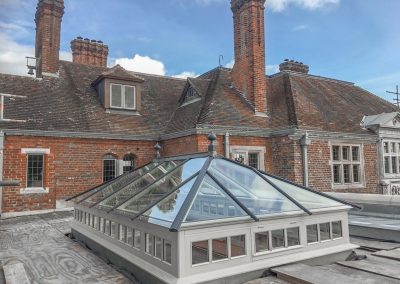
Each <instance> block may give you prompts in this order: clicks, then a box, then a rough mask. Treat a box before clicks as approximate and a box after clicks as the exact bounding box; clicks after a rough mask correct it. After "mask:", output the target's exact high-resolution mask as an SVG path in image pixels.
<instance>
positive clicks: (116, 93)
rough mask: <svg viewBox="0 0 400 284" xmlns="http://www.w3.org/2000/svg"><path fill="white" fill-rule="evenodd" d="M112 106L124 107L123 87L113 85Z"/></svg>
mask: <svg viewBox="0 0 400 284" xmlns="http://www.w3.org/2000/svg"><path fill="white" fill-rule="evenodd" d="M111 106H112V107H122V86H121V85H111Z"/></svg>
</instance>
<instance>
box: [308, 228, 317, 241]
mask: <svg viewBox="0 0 400 284" xmlns="http://www.w3.org/2000/svg"><path fill="white" fill-rule="evenodd" d="M315 242H318V226H317V225H308V226H307V243H315Z"/></svg>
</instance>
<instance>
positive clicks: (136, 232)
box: [134, 230, 140, 249]
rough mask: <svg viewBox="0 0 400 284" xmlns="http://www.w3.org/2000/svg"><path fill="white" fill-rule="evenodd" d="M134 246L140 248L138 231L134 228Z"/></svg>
mask: <svg viewBox="0 0 400 284" xmlns="http://www.w3.org/2000/svg"><path fill="white" fill-rule="evenodd" d="M134 247H135V248H137V249H140V231H139V230H134Z"/></svg>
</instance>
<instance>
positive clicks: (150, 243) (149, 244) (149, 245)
mask: <svg viewBox="0 0 400 284" xmlns="http://www.w3.org/2000/svg"><path fill="white" fill-rule="evenodd" d="M146 252H147V253H149V254H151V255H154V236H153V235H151V234H147V233H146Z"/></svg>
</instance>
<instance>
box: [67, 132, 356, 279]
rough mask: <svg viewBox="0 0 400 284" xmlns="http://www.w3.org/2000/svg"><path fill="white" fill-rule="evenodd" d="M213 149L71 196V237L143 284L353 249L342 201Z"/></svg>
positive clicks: (245, 271) (259, 268)
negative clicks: (72, 211)
mask: <svg viewBox="0 0 400 284" xmlns="http://www.w3.org/2000/svg"><path fill="white" fill-rule="evenodd" d="M211 140H212V139H211ZM213 147H214V145H213V144H212V145H210V149H211V151H210V152H209V153H202V154H193V155H187V156H178V157H170V158H162V159H156V160H154V161H153V162H152V163H150V164H148V165H146V166H144V167H142V168H139V169H137V170H135V171H133V172H130V173H127V174H124V175H122V176H120V177H118V178H116V179H114V180H112V181H110V182H107V183H104V184H102V185H100V186H98V187H96V188H93V189H91V190H89V191H87V192H84V193H83V194H80V195H78V196H75V197H74V198H73V201H74V202H75V220H74V222H73V224H72V234H73V236H74V237H75V238H77V239H78V240H80V241H82V242H84V243H85V244H87V245H88V246H89V247H90V248H92V249H93V250H96V251H98V252H100V253H101V254H102V255H104V256H106V257H107V258H108V259H109V260H110V261H111V262H113V263H114V264H116V265H119V266H122V267H124V268H125V269H127V270H128V271H130V272H132V274H133V275H135V277H136V278H137V279H138V280H139V281H141V282H142V283H185V284H188V283H242V282H243V281H245V280H250V279H253V278H255V277H259V276H260V275H261V274H262V272H263V271H265V270H266V269H268V268H270V267H272V266H278V265H282V264H287V263H291V262H297V261H304V260H310V259H315V258H318V257H328V256H330V257H333V256H336V257H339V256H340V257H345V256H347V255H348V253H349V251H351V250H352V249H354V248H356V246H355V245H352V244H350V243H349V232H348V216H347V213H348V211H349V210H350V209H351V206H349V204H347V203H345V202H343V201H339V200H337V199H335V198H333V197H330V196H327V195H325V194H323V193H319V192H316V191H313V190H311V189H307V188H305V187H302V186H298V185H295V184H293V183H291V182H289V181H286V180H282V179H280V178H277V177H274V176H271V175H268V174H266V173H264V172H260V171H258V170H256V169H254V168H251V167H248V166H244V165H242V164H239V163H236V162H234V161H231V160H228V159H226V158H223V157H219V156H216V155H215V152H214V151H213ZM223 281H228V282H223Z"/></svg>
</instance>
